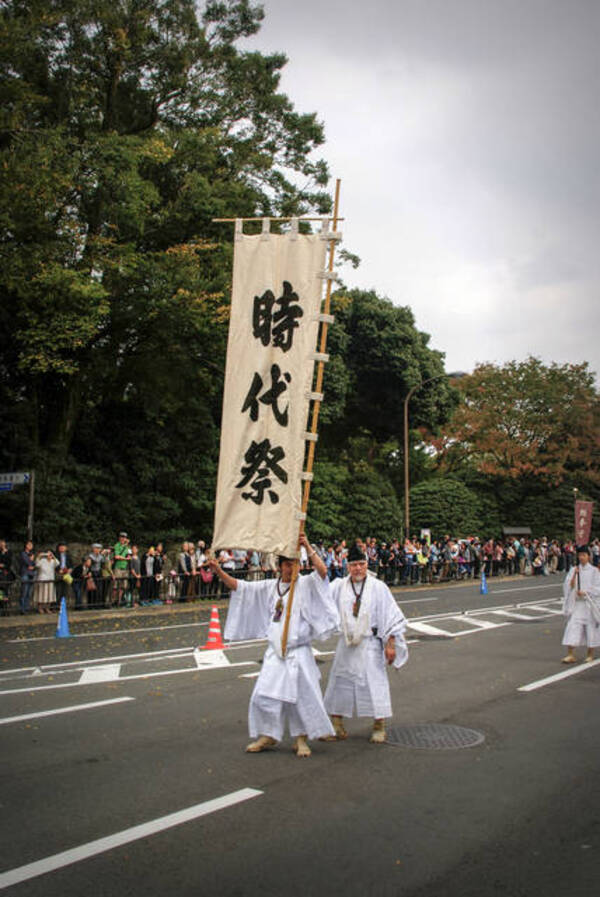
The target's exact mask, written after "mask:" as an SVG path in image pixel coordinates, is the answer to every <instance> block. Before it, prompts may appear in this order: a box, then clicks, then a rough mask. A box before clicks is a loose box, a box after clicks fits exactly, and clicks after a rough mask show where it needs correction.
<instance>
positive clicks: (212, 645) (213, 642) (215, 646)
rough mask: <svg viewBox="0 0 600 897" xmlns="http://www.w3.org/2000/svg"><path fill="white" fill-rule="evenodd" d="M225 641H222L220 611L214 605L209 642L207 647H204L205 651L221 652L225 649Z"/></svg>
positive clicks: (209, 629)
mask: <svg viewBox="0 0 600 897" xmlns="http://www.w3.org/2000/svg"><path fill="white" fill-rule="evenodd" d="M224 647H225V645H224V644H223V640H222V639H221V624H220V622H219V609H218V607H217V605H216V604H213V606H212V608H211V611H210V624H209V626H208V641H207V642H206V644H205V645H202V650H203V651H215V650H221V649H222V648H224Z"/></svg>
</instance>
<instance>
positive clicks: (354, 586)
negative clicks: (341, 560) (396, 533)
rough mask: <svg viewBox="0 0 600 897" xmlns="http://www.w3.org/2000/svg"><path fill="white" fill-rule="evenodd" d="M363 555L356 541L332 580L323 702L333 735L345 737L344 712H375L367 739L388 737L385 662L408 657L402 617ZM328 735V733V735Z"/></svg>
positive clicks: (376, 741)
mask: <svg viewBox="0 0 600 897" xmlns="http://www.w3.org/2000/svg"><path fill="white" fill-rule="evenodd" d="M367 568H368V561H367V556H366V554H365V552H364V551H363V549H362V548H361V547H360V546H354V547H353V548H351V549H350V552H349V554H348V570H349V575H348V576H346V577H344V578H343V579H338V580H336V581H335V582H334V583H333V584H332V591H333V594H334V597H335V599H336V602H337V605H338V609H339V612H340V620H341V631H342V635H341V638H340V640H339V642H338V645H337V648H336V652H335V657H334V660H333V666H332V668H331V673H330V674H329V682H328V685H327V690H326V691H325V707H326V708H327V710H328V712H329V713H330V714H331V718H332V722H333V726H334V729H335V736H334V738H335V739H336V740H342V739H344V738H347V737H348V733H347V732H346V729H345V727H344V723H343V717H352V716H353V715H354V711H356V715H357V716H370V717H373V731H372V733H371V736H370V739H369V740H370V741H371V742H372V743H373V744H382V743H383V742H384V741H385V740H386V732H385V718H386V717H390V716H391V715H392V704H391V698H390V684H389V681H388V675H387V670H386V665H393V666H394V667H396V669H398V668H399V667H401V666H403V664H405V663H406V661H407V659H408V648H407V646H406V641H405V638H404V631H405V629H406V619H405V617H404V614H403V613H402V611H401V610H400V608H399V607H398V605H397V604H396V601H395V600H394V596H393V595H392V593H391V592H390V590H389V588H388V587H387V586H386V585H385V583H383V582H381V581H380V580H378V579H376V578H375V577H373V576H370V575H368V573H367ZM331 740H332V739H331Z"/></svg>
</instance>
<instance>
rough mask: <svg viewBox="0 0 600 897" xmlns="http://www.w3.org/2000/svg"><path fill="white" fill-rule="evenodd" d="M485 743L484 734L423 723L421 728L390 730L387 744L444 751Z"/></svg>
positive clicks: (472, 730)
mask: <svg viewBox="0 0 600 897" xmlns="http://www.w3.org/2000/svg"><path fill="white" fill-rule="evenodd" d="M483 741H485V736H484V734H483V733H482V732H477V731H476V730H475V729H465V728H463V727H462V726H446V725H442V724H441V723H423V724H422V725H420V726H394V728H392V729H388V736H387V743H388V744H391V745H394V746H395V747H408V748H429V749H430V750H435V751H443V750H452V749H455V748H467V747H474V746H475V745H476V744H481V743H482V742H483Z"/></svg>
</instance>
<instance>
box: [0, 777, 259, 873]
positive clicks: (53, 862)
mask: <svg viewBox="0 0 600 897" xmlns="http://www.w3.org/2000/svg"><path fill="white" fill-rule="evenodd" d="M263 793H264V792H262V791H257V790H256V789H255V788H242V789H241V790H240V791H233V792H232V793H231V794H225V795H223V797H217V798H216V799H215V800H207V801H204V803H201V804H196V805H195V806H193V807H188V808H187V809H185V810H179V812H177V813H171V814H170V815H169V816H162V817H160V818H159V819H153V820H151V821H150V822H145V823H143V824H142V825H134V826H133V827H132V828H127V829H124V830H123V831H122V832H115V834H114V835H108V837H106V838H98V840H96V841H88V843H87V844H82V845H80V846H79V847H73V848H72V849H71V850H65V851H63V852H62V853H55V854H54V855H53V856H49V857H45V858H44V859H43V860H38V861H37V862H35V863H28V864H27V865H26V866H19V867H17V868H16V869H10V870H8V871H7V872H4V873H2V874H0V889H3V888H8V887H10V886H11V885H15V884H18V883H19V882H21V881H28V880H29V879H30V878H37V877H38V876H39V875H45V874H46V873H47V872H54V871H55V870H56V869H62V868H63V867H64V866H70V865H72V864H73V863H79V862H80V861H81V860H87V859H88V858H89V857H93V856H97V855H98V854H99V853H106V851H108V850H114V849H115V848H117V847H122V846H123V844H130V843H131V842H132V841H139V840H140V838H148V837H150V836H151V835H155V834H157V833H158V832H163V831H165V830H166V829H169V828H174V827H175V826H176V825H182V824H183V823H184V822H191V821H192V820H194V819H199V818H200V817H201V816H207V815H208V814H209V813H216V812H217V810H225V809H226V808H227V807H232V806H234V805H235V804H239V803H242V802H243V801H246V800H250V799H251V798H253V797H258V796H259V795H261V794H263Z"/></svg>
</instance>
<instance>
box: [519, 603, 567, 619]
mask: <svg viewBox="0 0 600 897" xmlns="http://www.w3.org/2000/svg"><path fill="white" fill-rule="evenodd" d="M527 607H530V608H531V610H543V611H545V612H546V613H547V614H558V616H559V617H562V616H563V612H562V610H555V608H553V607H544V606H543V605H542V604H528V605H527Z"/></svg>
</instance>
